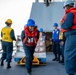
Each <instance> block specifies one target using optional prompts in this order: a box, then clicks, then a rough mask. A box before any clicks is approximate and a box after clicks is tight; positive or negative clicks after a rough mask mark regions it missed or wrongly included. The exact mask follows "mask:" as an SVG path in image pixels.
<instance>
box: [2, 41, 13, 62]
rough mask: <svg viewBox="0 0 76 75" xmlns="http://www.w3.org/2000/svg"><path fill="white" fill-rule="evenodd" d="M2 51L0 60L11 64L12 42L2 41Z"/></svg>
mask: <svg viewBox="0 0 76 75" xmlns="http://www.w3.org/2000/svg"><path fill="white" fill-rule="evenodd" d="M2 49H3V53H2V57H1V59H2V60H3V61H4V60H5V59H6V62H11V59H12V53H13V42H4V41H2Z"/></svg>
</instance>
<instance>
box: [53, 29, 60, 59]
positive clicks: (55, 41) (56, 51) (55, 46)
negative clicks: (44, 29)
mask: <svg viewBox="0 0 76 75" xmlns="http://www.w3.org/2000/svg"><path fill="white" fill-rule="evenodd" d="M59 33H60V30H59V29H57V30H53V31H52V41H53V45H52V50H53V53H54V55H55V59H58V60H60V44H59Z"/></svg>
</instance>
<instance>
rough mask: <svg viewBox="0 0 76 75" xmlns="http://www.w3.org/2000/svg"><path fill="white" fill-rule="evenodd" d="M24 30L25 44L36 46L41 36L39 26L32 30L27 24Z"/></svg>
mask: <svg viewBox="0 0 76 75" xmlns="http://www.w3.org/2000/svg"><path fill="white" fill-rule="evenodd" d="M24 32H25V38H24V39H23V42H24V44H25V45H27V46H36V44H37V41H38V38H39V33H38V30H37V27H36V28H35V29H34V31H32V32H30V31H29V29H28V27H27V26H25V27H24Z"/></svg>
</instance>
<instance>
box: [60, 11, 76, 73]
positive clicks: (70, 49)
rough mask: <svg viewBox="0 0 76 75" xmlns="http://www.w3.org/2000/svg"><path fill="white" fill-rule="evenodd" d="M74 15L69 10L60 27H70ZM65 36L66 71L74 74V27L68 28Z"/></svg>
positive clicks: (75, 66)
mask: <svg viewBox="0 0 76 75" xmlns="http://www.w3.org/2000/svg"><path fill="white" fill-rule="evenodd" d="M73 19H74V15H73V13H71V12H69V13H68V14H67V16H66V20H65V21H64V23H63V24H62V25H61V28H63V29H65V30H67V29H69V28H71V26H72V24H73ZM64 34H65V37H66V41H65V47H64V62H65V68H66V72H67V73H68V74H76V29H75V30H68V31H67V32H65V33H64Z"/></svg>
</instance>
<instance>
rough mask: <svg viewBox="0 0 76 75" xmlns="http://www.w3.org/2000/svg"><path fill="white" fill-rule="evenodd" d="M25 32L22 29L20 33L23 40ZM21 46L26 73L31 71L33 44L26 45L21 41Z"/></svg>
mask: <svg viewBox="0 0 76 75" xmlns="http://www.w3.org/2000/svg"><path fill="white" fill-rule="evenodd" d="M25 36H26V35H25V33H24V30H23V31H22V33H21V39H22V40H23V39H24V38H25ZM23 48H24V52H25V55H26V69H27V71H28V73H31V68H32V60H33V54H34V51H35V46H27V45H25V44H24V43H23Z"/></svg>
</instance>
